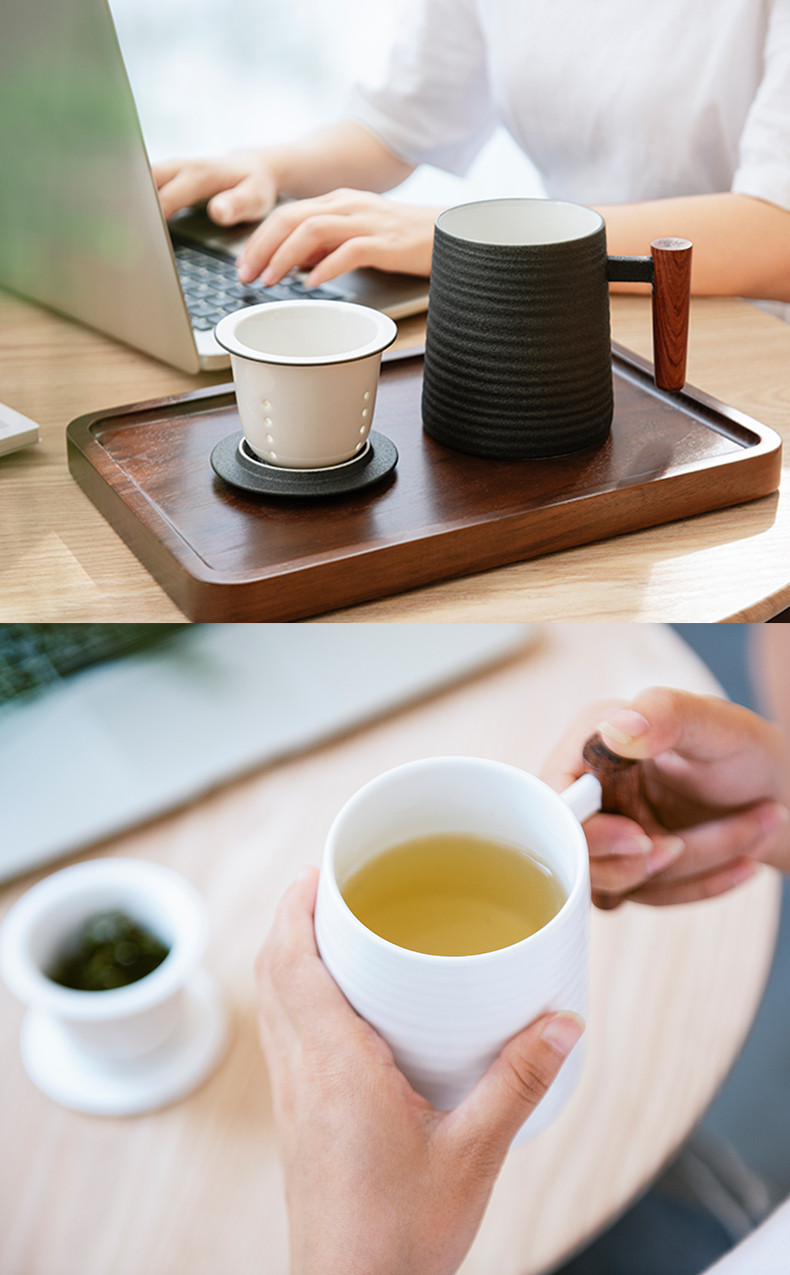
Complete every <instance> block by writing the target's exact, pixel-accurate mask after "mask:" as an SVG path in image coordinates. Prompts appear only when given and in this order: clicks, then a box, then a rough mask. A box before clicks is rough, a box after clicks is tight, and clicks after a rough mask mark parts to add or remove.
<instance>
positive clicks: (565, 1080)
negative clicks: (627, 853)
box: [315, 757, 601, 1143]
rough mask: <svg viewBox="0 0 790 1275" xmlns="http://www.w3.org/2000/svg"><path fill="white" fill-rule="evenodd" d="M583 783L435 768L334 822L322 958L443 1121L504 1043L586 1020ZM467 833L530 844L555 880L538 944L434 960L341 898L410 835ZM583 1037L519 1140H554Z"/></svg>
mask: <svg viewBox="0 0 790 1275" xmlns="http://www.w3.org/2000/svg"><path fill="white" fill-rule="evenodd" d="M600 802H601V786H600V783H599V782H598V780H597V779H596V778H595V777H594V776H593V775H591V774H587V775H583V776H582V778H581V779H579V780H577V782H576V783H575V784H573V785H572V786H571V787H570V788H569V789H567V790H566V792H565V793H563V794H562V795H558V794H557V793H555V792H554V791H553V790H552V789H551V788H549V787H548V785H546V784H544V783H543V782H542V781H541V780H540V779H537V778H535V777H534V776H533V775H529V774H527V773H525V772H524V771H522V770H519V769H517V768H516V767H514V766H508V765H505V764H503V763H501V762H496V761H489V760H484V759H479V758H474V757H433V758H428V759H426V760H422V761H415V762H410V763H407V764H406V765H403V766H399V767H397V768H395V769H394V770H390V771H387V772H386V773H385V774H383V775H379V776H378V777H377V778H376V779H373V780H372V781H371V782H370V783H368V784H366V785H365V786H364V787H363V788H361V789H360V790H359V791H358V792H357V793H355V795H354V796H352V797H351V798H350V800H349V801H348V802H347V803H346V804H345V805H344V806H343V808H342V809H341V811H340V812H339V814H338V815H337V816H336V818H335V820H334V822H333V824H332V826H331V828H330V830H329V834H328V837H327V843H326V848H325V853H324V858H323V862H322V866H321V873H320V877H319V885H318V897H317V901H316V911H315V932H316V941H317V944H318V950H319V952H320V954H321V957H322V959H323V961H324V963H325V965H326V967H327V969H328V970H329V972H330V974H332V976H333V978H334V979H335V981H336V982H337V984H338V985H339V987H340V989H341V990H342V992H343V993H344V994H345V996H346V998H347V999H348V1001H349V1002H350V1004H351V1005H352V1006H353V1008H354V1009H355V1010H356V1011H357V1013H359V1014H360V1015H361V1016H362V1017H363V1018H365V1019H367V1021H368V1022H369V1023H370V1024H371V1025H372V1026H373V1027H374V1028H375V1029H376V1031H377V1032H378V1033H379V1034H380V1035H381V1036H382V1037H383V1038H384V1039H385V1040H386V1041H387V1043H388V1044H389V1045H390V1047H391V1049H392V1051H393V1054H394V1057H395V1061H396V1063H397V1065H398V1067H399V1068H400V1069H401V1070H402V1071H403V1073H404V1075H405V1076H406V1077H407V1079H408V1080H409V1081H410V1083H411V1084H412V1086H413V1087H414V1088H415V1089H416V1090H417V1092H418V1093H420V1094H422V1095H423V1097H425V1098H427V1099H428V1100H429V1101H430V1102H431V1103H432V1104H433V1105H434V1106H435V1107H437V1108H438V1109H440V1110H449V1109H450V1108H452V1107H455V1106H457V1104H458V1103H459V1102H460V1101H461V1100H462V1099H463V1098H464V1097H465V1096H466V1094H467V1093H469V1091H470V1090H471V1089H472V1088H473V1087H474V1085H475V1083H476V1082H477V1080H478V1079H479V1078H480V1077H481V1076H482V1074H483V1073H484V1071H485V1070H486V1069H487V1068H488V1066H489V1065H490V1064H491V1063H492V1062H493V1061H494V1059H495V1058H496V1056H497V1055H498V1054H499V1052H500V1050H501V1049H502V1047H503V1046H504V1044H505V1043H506V1042H507V1041H508V1040H509V1039H510V1038H511V1037H512V1036H514V1035H515V1034H516V1033H517V1032H518V1031H520V1030H521V1029H522V1028H523V1027H526V1026H527V1025H528V1024H529V1023H530V1022H532V1021H533V1019H535V1018H537V1017H538V1016H539V1015H540V1014H542V1013H544V1012H546V1011H549V1010H572V1011H574V1012H576V1013H577V1014H581V1015H582V1017H585V1018H586V1016H587V995H588V965H589V914H590V877H589V861H588V851H587V843H586V840H585V836H584V832H583V830H582V826H581V821H582V820H583V819H586V818H588V817H589V816H590V815H591V814H593V813H594V812H595V811H596V810H598V809H600ZM439 832H464V833H471V834H476V835H478V836H483V837H489V838H492V839H495V840H500V841H503V842H509V843H511V844H516V845H523V846H524V847H525V848H528V849H529V851H530V852H531V853H533V854H535V855H536V857H538V858H540V859H542V860H543V862H544V863H546V864H547V865H548V866H549V867H550V869H551V870H552V871H553V873H554V874H555V875H556V877H557V878H558V880H559V882H560V884H561V886H562V887H563V892H564V894H565V896H566V897H565V902H564V903H563V905H562V907H561V908H560V910H559V911H558V912H557V914H556V915H555V916H554V917H552V919H551V920H550V921H549V922H548V923H547V924H546V925H544V926H543V927H542V928H541V929H540V930H537V931H536V932H535V933H534V934H531V935H530V936H529V937H527V938H525V939H522V940H521V941H520V942H518V943H514V944H512V945H510V946H509V947H504V948H499V949H497V950H495V951H490V952H482V953H478V954H475V955H471V956H437V955H430V954H427V953H422V952H415V951H411V950H409V949H406V948H402V947H399V946H397V945H396V944H394V943H390V942H389V941H388V940H386V939H383V938H381V937H380V936H379V935H377V934H374V933H373V932H372V931H371V930H369V929H367V927H366V926H365V925H363V924H362V922H361V921H359V920H358V918H357V917H356V916H355V915H354V913H353V912H352V911H351V909H350V908H349V907H348V905H347V904H346V902H345V900H344V899H343V896H342V893H341V887H342V885H343V883H344V881H345V880H346V879H347V877H348V876H350V874H351V873H352V872H353V871H355V870H356V869H357V868H358V867H359V866H360V865H361V864H362V863H364V862H365V861H366V860H367V859H369V858H370V857H372V856H374V855H376V854H378V853H380V852H381V851H382V850H385V849H387V848H388V847H390V846H393V845H397V844H398V843H399V842H402V841H406V840H408V839H410V838H412V837H417V836H421V835H426V834H431V833H439ZM583 1057H584V1038H582V1041H581V1042H580V1043H579V1044H577V1045H576V1047H575V1048H574V1049H573V1051H572V1053H571V1055H570V1056H569V1058H568V1060H567V1061H566V1062H565V1064H564V1066H563V1068H562V1071H561V1072H560V1074H559V1077H558V1079H557V1080H556V1081H555V1083H554V1084H553V1085H552V1088H551V1089H550V1091H549V1093H548V1094H547V1095H546V1097H545V1098H544V1099H543V1101H542V1102H541V1104H540V1106H539V1107H538V1109H537V1111H536V1112H535V1113H534V1114H533V1115H532V1116H531V1117H530V1119H529V1120H528V1121H527V1122H526V1124H525V1125H524V1127H523V1129H522V1130H521V1132H520V1133H519V1135H518V1137H517V1139H516V1142H517V1143H518V1142H522V1141H526V1140H527V1139H528V1138H531V1137H534V1136H535V1134H537V1133H539V1132H540V1131H541V1130H542V1129H545V1128H546V1127H547V1126H548V1125H549V1124H550V1123H551V1122H552V1121H553V1120H554V1119H555V1118H556V1117H557V1115H559V1113H560V1111H561V1110H562V1109H563V1107H564V1106H565V1104H566V1103H567V1101H568V1099H569V1098H570V1096H571V1094H572V1092H573V1090H574V1089H575V1087H576V1084H577V1081H578V1079H579V1075H580V1073H581V1068H582V1063H583Z"/></svg>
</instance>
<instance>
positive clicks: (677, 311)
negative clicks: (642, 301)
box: [650, 239, 691, 392]
mask: <svg viewBox="0 0 790 1275" xmlns="http://www.w3.org/2000/svg"><path fill="white" fill-rule="evenodd" d="M650 252H651V255H652V258H653V363H654V366H655V378H656V385H657V386H658V388H659V389H661V390H671V391H673V392H674V391H677V390H682V389H683V386H684V385H685V383H686V351H687V348H688V332H689V304H690V298H691V243H690V242H689V240H688V239H656V240H654V242H653V243H652V244H651V245H650Z"/></svg>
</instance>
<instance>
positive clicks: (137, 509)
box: [67, 346, 781, 620]
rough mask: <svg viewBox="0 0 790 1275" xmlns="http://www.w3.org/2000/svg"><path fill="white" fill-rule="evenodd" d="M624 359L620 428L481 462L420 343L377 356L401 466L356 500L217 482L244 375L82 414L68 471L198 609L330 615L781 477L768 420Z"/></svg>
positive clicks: (381, 422) (748, 496)
mask: <svg viewBox="0 0 790 1275" xmlns="http://www.w3.org/2000/svg"><path fill="white" fill-rule="evenodd" d="M613 357H614V384H615V414H614V424H613V427H612V433H611V436H610V438H609V439H608V441H607V442H606V443H605V444H604V446H603V447H601V448H599V449H597V450H595V451H587V452H581V453H577V454H576V455H574V456H566V457H562V458H560V459H555V460H541V461H516V462H510V461H495V460H478V459H477V458H475V457H471V456H465V455H462V454H461V453H459V452H453V451H450V450H449V449H447V448H445V447H442V446H441V445H440V444H439V443H436V442H434V441H433V440H432V439H431V438H429V437H428V436H427V435H425V434H424V433H423V430H422V426H421V420H420V389H421V382H422V358H421V357H420V355H419V354H418V355H411V356H407V357H401V358H397V357H396V358H393V359H391V360H390V361H389V362H387V363H386V364H385V365H384V367H383V368H382V376H381V385H380V389H379V397H378V400H377V403H376V413H375V420H374V428H375V429H376V430H377V431H378V432H379V433H382V434H385V435H386V436H387V437H389V438H391V439H392V440H393V442H394V443H395V444H396V446H397V448H398V451H399V453H400V459H399V462H398V465H397V468H396V469H395V471H394V474H393V475H392V476H391V477H390V478H387V479H385V480H383V482H382V483H381V484H380V485H378V486H375V487H371V488H369V489H368V490H367V491H363V492H358V493H357V494H356V495H354V496H351V497H349V496H344V497H342V498H340V497H326V498H323V499H321V500H318V501H315V500H305V499H290V498H289V499H283V498H273V497H260V496H246V495H244V494H243V493H241V492H237V491H236V490H235V489H233V488H232V487H229V486H228V485H226V484H225V483H224V482H223V481H222V480H221V479H219V478H217V477H216V476H215V474H214V473H213V471H212V469H211V467H210V464H209V456H210V453H211V450H212V448H213V447H214V445H215V444H216V443H217V442H219V441H220V439H222V438H224V437H225V436H226V435H227V434H230V433H232V432H233V431H235V430H238V429H239V428H240V425H239V420H238V414H237V412H236V405H235V397H234V393H233V387H232V385H223V386H217V387H212V388H210V389H204V390H198V391H197V392H195V393H192V394H186V395H181V396H179V397H176V398H168V399H162V400H160V401H157V402H150V403H139V404H133V405H131V406H127V407H119V408H113V409H109V410H107V411H105V412H100V413H93V414H91V415H88V416H81V417H79V418H78V419H77V420H75V421H72V423H71V424H70V425H69V427H68V431H67V437H68V454H69V468H70V469H71V472H72V474H73V475H74V477H75V478H76V480H77V482H78V483H79V484H80V486H81V487H82V488H83V489H84V491H85V492H86V493H87V494H88V496H89V497H90V498H91V500H92V501H93V503H94V504H95V505H96V506H97V508H98V509H99V510H100V511H101V512H102V513H103V514H104V516H105V517H106V518H107V519H108V521H109V522H110V523H111V524H112V526H113V527H114V528H115V530H116V531H117V532H118V534H119V535H120V536H121V537H122V538H123V539H124V540H125V541H126V543H127V544H128V545H129V547H130V548H131V549H132V551H133V552H134V553H135V554H136V555H137V557H138V558H139V559H140V561H141V562H142V563H143V565H144V566H145V567H146V568H147V569H148V570H149V571H150V572H151V574H152V575H153V576H154V577H155V579H156V580H158V581H159V583H160V584H161V586H162V587H163V588H164V589H165V590H166V591H167V593H168V594H169V595H170V597H171V598H172V599H173V601H174V602H175V603H176V604H177V605H178V606H179V607H181V609H182V610H183V611H184V612H185V613H186V615H187V616H188V617H189V618H190V619H192V620H295V619H299V618H302V617H305V616H309V615H319V614H321V613H322V612H325V611H330V610H333V609H335V608H338V607H344V606H349V605H350V604H352V603H355V602H363V601H368V600H370V599H372V598H379V597H384V596H387V595H389V594H392V593H397V592H400V591H402V590H405V589H410V588H414V587H416V586H418V585H424V584H430V583H433V582H435V581H437V580H443V579H448V578H450V577H453V576H462V575H469V574H471V573H473V572H476V571H483V570H486V569H487V568H489V567H497V566H502V565H503V564H505V563H508V562H516V561H520V560H523V559H527V558H535V557H538V556H540V555H541V554H546V553H550V552H552V551H553V550H557V549H566V548H569V547H570V546H573V545H580V544H586V543H588V542H590V541H592V540H601V539H605V538H606V537H609V536H614V535H617V534H619V533H622V532H628V531H634V530H638V529H640V528H643V527H651V526H655V525H657V524H660V523H664V522H671V521H672V520H673V519H676V518H687V517H689V516H690V515H691V514H697V513H703V512H705V511H708V510H711V509H720V508H723V507H725V506H727V505H734V504H739V503H741V502H742V501H745V500H753V499H755V498H756V497H759V496H765V495H767V494H769V493H770V492H773V491H775V490H776V489H777V487H778V486H779V480H780V474H781V439H780V438H779V436H778V435H777V434H776V433H774V431H773V430H771V429H769V428H768V427H767V426H764V425H761V424H759V423H758V422H757V421H755V420H752V419H751V418H750V417H748V416H745V415H744V414H743V413H741V412H738V411H736V410H735V409H733V408H730V407H726V406H725V405H724V404H722V403H719V402H717V401H716V400H715V399H713V398H710V397H708V396H707V395H705V394H703V393H701V392H699V391H697V390H693V389H690V388H688V387H687V388H686V389H685V390H684V391H683V392H682V393H680V394H666V393H663V392H662V391H660V390H657V389H656V387H655V385H654V384H653V380H652V369H651V367H650V365H649V364H647V363H646V362H645V361H644V360H642V359H640V358H638V357H637V356H636V355H633V354H631V353H630V352H626V351H625V350H624V349H622V348H621V347H619V346H614V347H613ZM492 618H494V617H492Z"/></svg>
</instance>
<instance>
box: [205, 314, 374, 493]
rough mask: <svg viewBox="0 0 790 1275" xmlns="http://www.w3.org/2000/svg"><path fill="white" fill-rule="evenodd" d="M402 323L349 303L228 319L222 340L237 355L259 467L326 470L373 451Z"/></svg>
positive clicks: (241, 396)
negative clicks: (370, 444) (374, 427)
mask: <svg viewBox="0 0 790 1275" xmlns="http://www.w3.org/2000/svg"><path fill="white" fill-rule="evenodd" d="M397 331H398V330H397V328H396V326H395V324H394V323H393V321H392V319H390V318H388V317H387V315H385V314H381V313H380V311H378V310H372V309H371V308H370V307H369V306H362V305H353V304H352V303H351V302H346V301H319V300H313V299H309V298H305V299H304V300H303V301H271V302H267V303H266V304H264V305H256V306H249V307H248V308H247V309H245V310H237V311H235V312H234V313H233V314H228V315H226V316H225V318H224V319H222V320H220V322H219V323H218V324H217V327H216V330H215V335H216V338H217V341H218V342H219V344H220V345H221V346H223V348H224V349H226V350H227V351H228V353H229V354H230V362H231V368H232V371H233V380H234V383H235V386H236V403H237V406H238V409H239V417H240V418H241V425H242V429H243V431H244V436H245V438H246V439H247V442H248V443H249V445H250V448H251V449H252V452H253V453H254V455H255V456H257V457H258V459H260V460H263V461H265V462H266V463H267V464H269V465H277V466H280V467H284V468H288V469H326V468H329V467H330V466H334V465H341V464H344V463H345V462H347V461H350V460H353V458H354V457H355V456H357V455H358V454H359V453H360V452H361V451H362V449H363V448H364V446H365V444H366V442H367V439H368V435H369V433H370V426H371V422H372V420H373V411H374V408H375V405H376V390H377V387H378V377H379V368H380V366H381V355H382V351H383V350H385V349H386V348H387V346H389V345H392V342H393V341H394V340H395V337H396V336H397Z"/></svg>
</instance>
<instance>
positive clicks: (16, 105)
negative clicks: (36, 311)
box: [0, 0, 428, 372]
mask: <svg viewBox="0 0 790 1275" xmlns="http://www.w3.org/2000/svg"><path fill="white" fill-rule="evenodd" d="M0 174H2V180H0V286H3V287H5V288H6V289H8V290H9V291H11V292H15V293H18V294H19V295H21V296H24V297H27V298H29V299H31V300H33V301H35V302H38V303H39V304H41V305H44V306H47V307H49V308H50V309H53V310H56V311H58V312H59V313H61V314H64V315H67V316H68V317H70V318H73V319H77V320H78V321H79V322H80V323H84V324H86V325H87V326H89V327H91V328H95V329H97V330H98V331H100V332H103V333H105V334H106V335H108V336H111V337H113V338H114V339H115V340H117V341H121V342H124V343H125V344H127V345H131V346H134V347H135V348H136V349H139V350H142V351H144V352H145V353H146V354H150V355H153V356H154V357H155V358H158V359H161V360H162V361H163V362H165V363H169V364H172V366H174V367H177V368H180V369H182V370H183V371H185V372H198V371H200V370H212V369H218V368H223V367H227V365H228V356H227V354H226V352H225V351H224V350H222V349H221V348H220V346H219V345H218V344H217V342H216V341H215V340H214V336H213V328H214V324H215V323H216V322H218V320H219V318H220V317H221V315H222V313H224V312H227V311H229V310H235V309H239V308H240V307H241V306H243V305H247V304H258V303H260V302H262V301H266V300H281V299H285V298H290V297H292V296H301V297H304V296H324V297H329V298H342V299H344V300H349V301H355V302H358V303H359V304H363V305H369V306H373V307H374V308H377V309H381V310H383V311H385V312H386V313H387V314H389V315H390V316H391V317H392V318H396V319H397V318H402V317H404V316H406V315H408V314H416V313H419V312H420V311H421V310H424V309H425V307H426V306H427V299H428V281H427V279H424V278H417V277H414V276H410V275H390V274H387V273H385V272H379V271H374V270H358V271H350V272H348V273H347V274H345V275H342V276H340V277H339V278H338V279H336V280H332V281H331V283H330V284H328V285H324V287H323V288H322V289H315V290H309V289H308V288H307V287H306V284H305V282H304V278H303V276H301V277H300V276H294V277H292V278H289V279H288V280H287V281H285V282H284V283H283V284H282V285H276V286H275V287H274V288H268V289H267V288H263V287H262V286H251V287H242V286H241V285H239V284H238V279H237V278H236V272H235V265H234V262H235V258H236V256H237V255H238V253H239V252H240V250H241V247H242V244H243V241H244V239H245V238H246V235H247V234H248V233H249V231H250V229H251V228H250V227H247V228H246V232H245V231H242V232H241V233H240V232H239V231H238V230H236V231H233V232H231V233H230V234H228V232H226V231H224V230H221V229H220V228H219V227H217V226H215V225H214V224H213V223H212V222H211V221H210V220H209V218H208V216H207V215H206V214H205V212H203V211H201V210H200V209H194V210H189V211H188V212H186V213H185V214H184V215H182V216H179V217H176V218H174V219H173V221H172V223H171V225H170V226H168V225H167V224H166V223H165V221H164V218H163V215H162V211H161V207H160V204H159V199H158V196H157V193H156V184H155V182H154V179H153V175H152V173H151V167H150V164H149V161H148V155H147V152H146V148H145V143H144V140H143V135H142V131H141V128H140V122H139V119H138V115H137V109H136V106H135V102H134V97H133V94H132V91H131V87H130V84H129V80H128V77H127V74H126V69H125V66H124V62H123V57H122V54H121V50H120V46H119V43H118V39H117V35H116V31H115V26H114V23H113V19H112V16H111V13H110V10H109V8H108V6H107V0H67V2H64V0H4V3H3V23H2V37H1V38H0ZM187 276H189V277H190V278H195V277H197V280H198V283H197V295H196V297H195V296H193V297H191V298H190V300H189V305H190V306H191V308H192V310H193V314H192V316H191V317H190V313H189V309H188V303H187V297H186V296H185V288H187V289H188V288H189V286H190V285H189V284H188V283H185V284H184V285H183V286H182V279H183V280H187ZM215 285H216V286H215ZM234 285H235V290H234ZM212 289H213V291H212ZM217 291H218V292H219V294H221V295H220V297H219V299H218V300H217V303H216V305H212V304H207V297H209V298H210V299H213V297H214V296H215V295H216V293H217Z"/></svg>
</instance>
